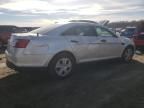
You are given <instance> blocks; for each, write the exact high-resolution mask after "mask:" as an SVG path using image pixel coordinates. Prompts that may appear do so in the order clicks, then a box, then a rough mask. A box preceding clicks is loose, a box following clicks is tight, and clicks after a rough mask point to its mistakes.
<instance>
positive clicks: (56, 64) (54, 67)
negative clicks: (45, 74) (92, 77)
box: [49, 53, 75, 78]
mask: <svg viewBox="0 0 144 108" xmlns="http://www.w3.org/2000/svg"><path fill="white" fill-rule="evenodd" d="M74 67H75V60H74V58H73V57H72V56H71V55H70V54H67V53H62V54H58V55H57V56H56V57H54V59H53V60H52V61H51V63H50V67H49V68H50V74H51V75H52V76H53V77H58V78H65V77H67V76H69V75H70V74H71V73H72V72H73V70H74Z"/></svg>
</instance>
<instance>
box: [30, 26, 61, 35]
mask: <svg viewBox="0 0 144 108" xmlns="http://www.w3.org/2000/svg"><path fill="white" fill-rule="evenodd" d="M59 26H60V24H53V25H49V26H45V27H40V28H38V29H36V30H33V31H31V32H30V33H39V34H43V35H44V34H47V33H48V32H49V31H51V30H53V29H55V28H57V27H59Z"/></svg>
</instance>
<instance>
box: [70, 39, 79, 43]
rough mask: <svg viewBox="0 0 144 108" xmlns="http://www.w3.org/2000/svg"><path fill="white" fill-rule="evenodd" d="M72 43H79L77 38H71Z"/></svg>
mask: <svg viewBox="0 0 144 108" xmlns="http://www.w3.org/2000/svg"><path fill="white" fill-rule="evenodd" d="M71 42H72V43H79V41H77V40H71Z"/></svg>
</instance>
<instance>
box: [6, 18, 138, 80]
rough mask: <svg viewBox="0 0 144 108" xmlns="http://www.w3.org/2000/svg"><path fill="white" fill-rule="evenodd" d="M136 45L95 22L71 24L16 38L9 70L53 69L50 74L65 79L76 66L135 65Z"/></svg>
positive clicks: (8, 53) (11, 46) (9, 54)
mask: <svg viewBox="0 0 144 108" xmlns="http://www.w3.org/2000/svg"><path fill="white" fill-rule="evenodd" d="M134 51H135V46H134V43H133V42H132V41H131V40H129V39H128V38H125V37H120V36H117V35H116V34H114V33H113V32H112V31H110V30H109V29H107V28H106V27H103V26H102V25H100V24H97V23H95V22H92V21H83V20H82V21H80V20H79V21H71V22H68V23H65V24H54V25H51V26H48V27H44V28H39V29H37V30H34V31H32V32H30V33H22V34H13V35H12V37H11V39H10V40H9V43H8V49H7V50H6V52H5V53H6V58H7V65H8V66H9V67H13V66H14V67H19V68H24V67H49V70H48V72H49V73H51V75H53V76H55V77H60V78H64V77H66V76H68V75H70V74H71V73H72V72H73V69H74V66H75V64H78V63H83V62H90V61H97V60H105V59H112V58H122V59H123V60H124V61H127V62H129V61H131V60H132V57H133V55H134Z"/></svg>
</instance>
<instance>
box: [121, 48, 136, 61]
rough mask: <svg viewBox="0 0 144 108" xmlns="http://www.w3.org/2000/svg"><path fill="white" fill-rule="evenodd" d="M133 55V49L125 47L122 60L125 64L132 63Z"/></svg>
mask: <svg viewBox="0 0 144 108" xmlns="http://www.w3.org/2000/svg"><path fill="white" fill-rule="evenodd" d="M133 55H134V49H133V48H132V47H127V48H126V49H125V50H124V52H123V54H122V60H123V61H125V62H130V61H132V58H133Z"/></svg>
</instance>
